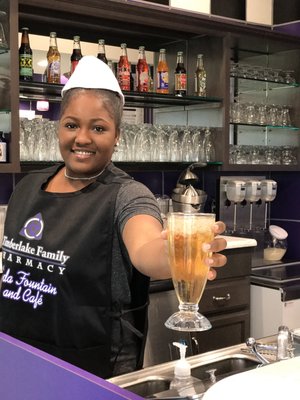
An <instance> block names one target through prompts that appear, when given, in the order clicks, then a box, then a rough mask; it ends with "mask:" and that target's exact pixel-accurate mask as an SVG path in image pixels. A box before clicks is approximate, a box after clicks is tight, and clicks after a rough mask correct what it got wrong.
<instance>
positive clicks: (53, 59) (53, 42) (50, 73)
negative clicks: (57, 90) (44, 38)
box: [47, 32, 61, 83]
mask: <svg viewBox="0 0 300 400" xmlns="http://www.w3.org/2000/svg"><path fill="white" fill-rule="evenodd" d="M47 61H48V66H47V82H48V83H60V65H61V62H60V52H59V51H58V48H57V39H56V32H50V45H49V50H48V53H47Z"/></svg>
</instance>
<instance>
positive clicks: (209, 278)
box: [207, 268, 217, 281]
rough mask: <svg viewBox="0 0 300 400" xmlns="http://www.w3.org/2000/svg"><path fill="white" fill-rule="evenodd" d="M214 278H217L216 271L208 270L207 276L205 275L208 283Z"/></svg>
mask: <svg viewBox="0 0 300 400" xmlns="http://www.w3.org/2000/svg"><path fill="white" fill-rule="evenodd" d="M216 276H217V272H216V270H214V269H213V268H210V270H209V271H208V274H207V279H208V280H209V281H213V280H214V279H215V278H216Z"/></svg>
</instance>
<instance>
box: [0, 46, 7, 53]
mask: <svg viewBox="0 0 300 400" xmlns="http://www.w3.org/2000/svg"><path fill="white" fill-rule="evenodd" d="M8 52H9V48H8V47H1V46H0V54H6V53H8Z"/></svg>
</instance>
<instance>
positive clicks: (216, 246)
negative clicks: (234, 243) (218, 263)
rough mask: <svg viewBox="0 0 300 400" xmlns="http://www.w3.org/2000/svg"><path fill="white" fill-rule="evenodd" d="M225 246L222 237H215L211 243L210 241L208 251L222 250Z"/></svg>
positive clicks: (225, 242)
mask: <svg viewBox="0 0 300 400" xmlns="http://www.w3.org/2000/svg"><path fill="white" fill-rule="evenodd" d="M226 247H227V241H226V240H225V239H224V238H219V237H218V238H215V239H214V240H213V241H212V242H211V243H210V249H209V251H212V252H217V251H222V250H225V249H226Z"/></svg>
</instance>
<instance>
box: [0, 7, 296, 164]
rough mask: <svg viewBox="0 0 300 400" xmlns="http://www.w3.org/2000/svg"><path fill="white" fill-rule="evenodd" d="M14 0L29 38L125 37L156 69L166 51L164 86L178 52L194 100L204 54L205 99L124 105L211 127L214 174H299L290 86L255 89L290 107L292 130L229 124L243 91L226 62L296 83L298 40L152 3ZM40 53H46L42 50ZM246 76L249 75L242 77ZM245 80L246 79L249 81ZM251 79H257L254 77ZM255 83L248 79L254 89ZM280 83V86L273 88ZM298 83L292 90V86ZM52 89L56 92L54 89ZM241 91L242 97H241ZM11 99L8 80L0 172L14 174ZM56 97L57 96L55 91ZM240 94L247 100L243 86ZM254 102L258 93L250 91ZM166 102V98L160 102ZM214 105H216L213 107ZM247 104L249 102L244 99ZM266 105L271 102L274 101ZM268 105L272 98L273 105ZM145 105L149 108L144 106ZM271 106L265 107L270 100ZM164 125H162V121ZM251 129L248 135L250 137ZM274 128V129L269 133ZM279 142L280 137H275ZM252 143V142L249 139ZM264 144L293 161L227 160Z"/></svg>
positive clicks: (116, 41) (134, 100)
mask: <svg viewBox="0 0 300 400" xmlns="http://www.w3.org/2000/svg"><path fill="white" fill-rule="evenodd" d="M16 2H17V0H14V1H11V2H9V4H10V7H11V8H13V7H15V5H16ZM18 3H19V13H18V17H19V26H20V27H21V26H28V27H29V28H30V32H31V33H32V34H39V35H44V36H47V37H48V36H49V32H51V31H53V30H55V31H56V32H57V34H58V37H61V38H66V39H72V37H73V35H74V34H79V35H80V36H81V39H82V41H88V42H92V43H97V40H98V38H99V37H104V38H105V40H106V43H107V44H109V45H115V46H119V45H120V43H121V42H123V41H124V40H126V43H127V45H128V47H129V48H135V49H137V48H138V46H139V45H141V44H143V45H145V47H146V49H147V50H149V51H153V52H154V53H155V57H154V59H155V64H156V63H157V59H158V53H159V49H160V48H162V47H164V48H166V49H167V55H168V63H169V67H170V88H171V90H172V88H173V85H174V80H173V74H172V70H173V69H174V68H175V62H176V52H177V51H178V50H182V51H183V52H184V56H185V65H186V68H187V72H188V95H189V96H193V91H194V71H195V67H196V56H197V54H198V53H203V54H204V60H205V67H206V70H207V95H208V98H209V99H211V100H217V101H204V102H200V103H199V102H197V104H195V103H194V104H188V103H187V102H181V103H180V102H179V104H175V105H174V103H173V100H172V102H169V100H170V99H167V97H166V98H161V99H160V101H161V102H160V103H159V102H158V103H157V99H158V97H157V96H156V100H155V101H154V103H156V104H157V106H156V107H155V109H154V107H152V105H153V104H154V103H153V99H151V96H150V95H149V96H148V95H147V96H142V97H137V96H132V95H129V96H128V97H127V103H128V105H129V104H135V105H136V104H139V105H140V106H146V107H152V109H153V116H154V120H156V121H158V123H160V121H168V120H167V119H166V115H167V114H169V121H171V123H173V124H177V123H178V122H177V118H179V117H180V118H181V121H182V123H183V124H189V125H200V126H207V125H210V126H212V127H214V128H216V138H215V146H216V160H217V161H218V162H219V163H218V169H219V170H224V171H237V170H243V169H244V170H265V169H266V168H267V169H268V170H285V171H290V170H299V167H300V159H299V154H298V152H299V147H300V143H299V137H300V136H299V132H298V131H297V130H296V128H299V127H300V117H299V115H300V114H299V113H298V112H297V110H298V108H299V89H298V88H297V87H294V89H291V88H290V87H288V88H286V87H285V88H284V87H283V85H281V88H282V90H277V89H276V90H275V89H274V88H272V91H271V85H270V82H271V81H272V80H270V81H269V82H265V81H263V82H261V83H262V84H264V88H262V89H259V93H261V94H262V96H264V95H266V88H267V89H268V94H269V95H270V93H272V94H274V93H276V96H277V97H280V100H278V101H277V99H276V103H277V104H278V105H285V104H287V105H288V106H289V107H290V110H291V118H292V128H294V129H292V128H291V127H284V128H283V127H281V129H279V127H273V128H270V127H269V126H267V125H268V124H266V125H265V124H263V126H259V127H257V126H254V127H253V126H251V127H249V126H248V125H249V124H248V125H247V126H246V128H245V126H244V125H242V124H240V123H239V124H235V123H232V121H231V119H230V110H231V104H232V102H233V100H234V98H235V97H236V96H237V94H238V93H239V90H240V89H241V88H242V80H241V79H240V78H239V79H238V80H237V79H235V78H233V77H230V74H231V62H235V63H238V64H239V65H245V64H246V65H252V66H254V65H258V66H260V67H263V68H269V67H271V68H273V69H274V70H276V69H282V70H285V71H287V70H290V69H292V70H294V72H295V79H296V83H297V82H298V81H299V80H300V79H299V78H300V52H299V50H300V38H298V37H292V36H288V35H286V34H283V33H278V32H274V31H272V29H271V28H267V27H259V26H255V25H246V24H243V23H240V22H233V21H229V20H222V19H220V18H218V17H214V16H205V15H200V14H196V13H191V12H188V11H178V10H174V9H171V8H169V7H166V6H163V5H155V4H153V3H148V4H146V3H139V2H128V1H126V0H118V1H108V0H97V1H96V0H87V1H85V2H80V1H79V0H74V1H73V2H72V3H71V2H69V1H67V0H53V1H52V2H51V4H50V3H47V2H43V1H41V0H18ZM16 18H17V12H16V10H15V11H14V12H13V13H11V15H10V21H11V23H10V26H11V28H10V29H11V36H10V42H11V57H12V58H13V59H14V62H12V63H11V65H12V70H13V71H14V73H15V74H14V76H18V73H17V70H16V69H17V64H18V63H17V47H18V43H17V32H16V27H17V26H18V24H17V21H16ZM45 51H46V50H45ZM247 79H248V78H247ZM248 80H249V79H248ZM253 81H254V79H252V78H251V80H249V82H248V83H249V85H250V87H251V91H253V89H254V82H253ZM256 81H257V80H256ZM256 83H257V82H255V84H256ZM266 85H267V86H266ZM36 86H37V87H34V86H33V88H34V90H33V91H34V93H31V96H34V97H37V91H39V92H40V95H41V96H43V95H45V94H46V95H47V96H48V95H49V96H50V97H51V96H52V95H53V93H52V94H51V91H52V88H46V89H45V86H44V85H36ZM279 86H280V85H279ZM294 86H297V85H294ZM21 91H22V92H23V93H24V94H25V93H26V94H28V93H29V92H30V91H32V88H31V87H28V86H27V87H23V85H22V87H21ZM54 92H55V90H54ZM246 92H247V93H246ZM18 94H19V88H18V83H17V80H16V79H14V80H12V87H11V100H12V102H13V103H12V110H13V109H14V110H15V111H14V112H13V118H12V143H11V160H12V163H11V164H7V165H0V172H6V171H9V170H11V171H14V170H16V169H18V168H19V169H20V162H19V149H18V147H19V143H18V142H19V140H18V135H19V130H18V126H19V125H18V124H19V121H18V112H17V109H18V105H17V102H18ZM54 95H55V96H56V94H55V93H54ZM244 95H245V96H246V95H247V96H248V95H249V93H248V89H245V92H244ZM253 96H254V97H255V99H257V91H256V89H255V94H253ZM165 100H167V101H165ZM220 100H221V102H220ZM247 101H251V100H247ZM270 101H271V102H273V100H271V98H270ZM274 101H275V100H274ZM151 104H152V105H151ZM271 104H272V103H271ZM168 123H169V122H168ZM253 129H254V130H255V133H254V134H253ZM275 131H276V132H275ZM279 137H280V139H279ZM251 141H254V144H253V143H252V142H251ZM257 142H259V143H260V142H261V143H260V144H261V146H265V148H266V150H267V149H268V147H269V146H275V147H276V146H277V147H279V146H291V145H292V146H293V147H295V154H296V163H292V164H288V163H281V164H280V165H276V164H275V165H274V163H273V164H263V163H261V164H253V163H249V162H247V163H243V164H236V163H235V162H232V151H231V150H232V147H233V146H239V145H250V146H254V145H257Z"/></svg>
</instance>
